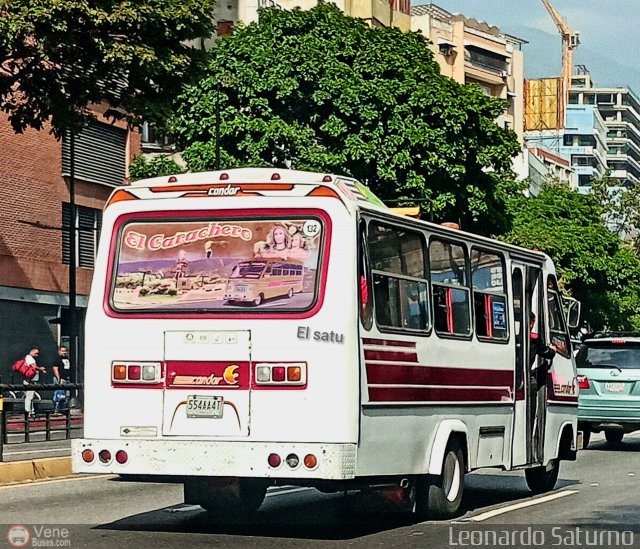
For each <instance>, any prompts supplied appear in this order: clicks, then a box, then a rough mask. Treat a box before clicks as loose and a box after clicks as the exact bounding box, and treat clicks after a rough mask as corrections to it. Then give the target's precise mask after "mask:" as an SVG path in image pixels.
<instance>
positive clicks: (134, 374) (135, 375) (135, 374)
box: [128, 366, 140, 381]
mask: <svg viewBox="0 0 640 549" xmlns="http://www.w3.org/2000/svg"><path fill="white" fill-rule="evenodd" d="M128 375H129V379H133V380H134V381H137V380H138V379H140V366H129V372H128Z"/></svg>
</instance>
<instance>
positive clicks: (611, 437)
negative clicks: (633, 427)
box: [604, 431, 624, 444]
mask: <svg viewBox="0 0 640 549" xmlns="http://www.w3.org/2000/svg"><path fill="white" fill-rule="evenodd" d="M622 437H624V433H623V432H622V431H605V432H604V438H606V439H607V442H608V443H609V444H620V443H621V442H622Z"/></svg>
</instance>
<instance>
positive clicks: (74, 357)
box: [68, 132, 79, 383]
mask: <svg viewBox="0 0 640 549" xmlns="http://www.w3.org/2000/svg"><path fill="white" fill-rule="evenodd" d="M68 135H69V347H70V348H69V358H70V360H71V364H72V370H73V372H74V378H73V381H74V382H75V383H78V382H79V379H78V352H79V349H78V347H79V346H78V318H77V314H76V313H77V309H76V294H77V288H76V240H77V232H76V176H75V134H74V133H73V132H69V134H68Z"/></svg>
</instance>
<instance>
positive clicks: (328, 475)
mask: <svg viewBox="0 0 640 549" xmlns="http://www.w3.org/2000/svg"><path fill="white" fill-rule="evenodd" d="M85 450H91V452H92V453H93V459H91V460H90V461H89V462H87V461H85V459H84V458H83V452H85ZM119 452H120V453H119ZM122 452H124V453H125V454H126V461H125V462H124V463H118V459H119V460H120V461H122V460H123V457H124V455H123V454H122ZM87 454H89V452H86V453H85V456H86V455H87ZM271 454H276V455H277V456H279V457H280V462H281V463H280V465H279V466H277V467H272V466H270V465H269V462H268V459H269V456H270V455H271ZM292 454H293V455H295V456H297V458H298V465H297V466H291V462H292V461H293V460H287V457H288V456H290V455H292ZM308 455H312V456H315V458H316V461H317V465H316V466H315V467H308V466H307V465H306V464H305V457H306V456H308ZM71 456H72V467H73V472H74V473H92V474H97V473H111V474H113V473H115V474H119V475H151V476H153V475H158V476H165V475H175V476H220V477H254V478H256V477H257V478H292V479H293V478H298V479H300V478H309V479H328V480H347V479H353V478H355V473H356V458H357V445H356V444H340V443H331V444H318V443H301V442H295V443H293V442H292V443H288V442H249V441H215V440H208V441H202V440H122V439H111V440H109V439H105V440H101V439H74V440H72V442H71ZM309 461H312V460H309ZM272 462H273V461H272Z"/></svg>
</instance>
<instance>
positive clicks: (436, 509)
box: [414, 438, 465, 519]
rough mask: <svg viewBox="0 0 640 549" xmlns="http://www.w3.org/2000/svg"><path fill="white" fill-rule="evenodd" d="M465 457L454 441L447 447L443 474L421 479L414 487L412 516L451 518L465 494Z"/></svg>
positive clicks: (424, 476)
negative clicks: (413, 513)
mask: <svg viewBox="0 0 640 549" xmlns="http://www.w3.org/2000/svg"><path fill="white" fill-rule="evenodd" d="M464 471H465V465H464V455H463V453H462V448H461V447H460V443H459V442H458V440H457V439H455V438H452V439H451V440H449V443H448V444H447V448H446V450H445V453H444V461H443V464H442V474H440V475H421V476H420V477H418V478H417V480H416V482H415V487H414V500H415V503H414V512H415V514H416V516H417V517H419V518H420V519H426V518H430V519H431V518H436V519H444V518H450V517H453V516H454V515H455V514H456V513H457V512H458V511H459V510H460V504H461V503H462V495H463V492H464Z"/></svg>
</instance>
